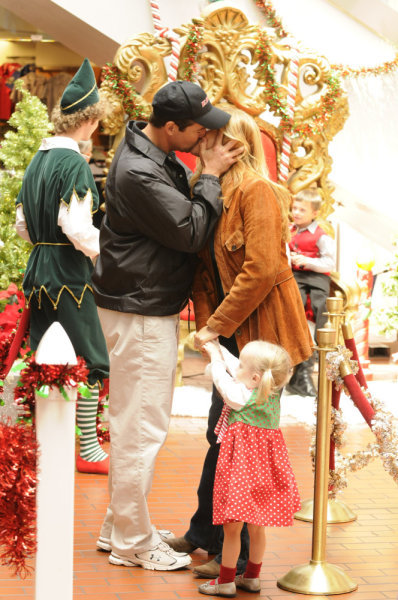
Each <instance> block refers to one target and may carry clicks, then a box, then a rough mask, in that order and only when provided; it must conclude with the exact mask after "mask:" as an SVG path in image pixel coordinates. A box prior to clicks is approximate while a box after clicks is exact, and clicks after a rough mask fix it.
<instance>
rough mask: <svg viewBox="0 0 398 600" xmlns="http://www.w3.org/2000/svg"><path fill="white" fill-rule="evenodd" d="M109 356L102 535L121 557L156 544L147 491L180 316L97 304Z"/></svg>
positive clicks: (163, 431)
mask: <svg viewBox="0 0 398 600" xmlns="http://www.w3.org/2000/svg"><path fill="white" fill-rule="evenodd" d="M98 313H99V317H100V320H101V325H102V329H103V332H104V335H105V339H106V343H107V346H108V352H109V360H110V376H109V377H110V379H109V383H110V386H109V430H110V436H111V461H110V472H109V494H110V504H109V506H108V509H107V512H106V516H105V519H104V522H103V525H102V528H101V533H100V535H101V536H102V537H104V538H108V539H110V540H111V545H112V550H113V551H114V552H115V553H116V554H119V555H121V556H126V557H129V556H130V557H132V556H133V555H134V554H137V553H140V552H144V551H145V550H149V549H151V548H154V547H155V546H156V545H157V544H158V543H159V541H160V538H159V534H158V533H157V532H156V530H155V528H154V527H152V525H151V520H150V516H149V512H148V504H147V496H148V493H149V491H150V489H151V485H152V479H153V473H154V467H155V461H156V457H157V455H158V452H159V450H160V448H161V446H162V445H163V443H164V441H165V439H166V436H167V432H168V427H169V421H170V413H171V405H172V399H173V391H174V377H175V370H176V363H177V347H178V324H179V315H172V316H167V317H147V316H142V315H136V314H132V313H123V312H117V311H112V310H106V309H103V308H99V309H98Z"/></svg>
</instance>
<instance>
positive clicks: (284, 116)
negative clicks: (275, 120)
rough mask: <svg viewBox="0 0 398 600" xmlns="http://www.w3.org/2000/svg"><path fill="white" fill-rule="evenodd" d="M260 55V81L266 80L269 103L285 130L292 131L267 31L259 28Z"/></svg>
mask: <svg viewBox="0 0 398 600" xmlns="http://www.w3.org/2000/svg"><path fill="white" fill-rule="evenodd" d="M254 52H255V54H257V56H258V62H259V68H260V70H261V75H260V77H259V80H260V81H263V82H264V87H265V89H266V92H267V103H268V106H269V107H270V109H271V110H272V111H273V112H274V114H275V115H276V116H278V117H280V118H281V123H280V126H281V127H282V129H283V130H284V131H291V130H292V128H293V123H292V120H291V118H290V117H289V113H288V108H287V102H286V100H285V99H284V98H283V96H282V94H281V92H280V86H279V84H278V83H277V81H276V78H275V73H274V71H273V69H272V67H271V58H272V52H271V46H270V42H269V39H268V36H267V34H266V32H265V31H263V30H261V29H259V31H258V41H257V46H256V48H255V50H254Z"/></svg>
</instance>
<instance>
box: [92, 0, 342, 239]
mask: <svg viewBox="0 0 398 600" xmlns="http://www.w3.org/2000/svg"><path fill="white" fill-rule="evenodd" d="M192 24H194V25H196V26H198V27H200V29H201V32H202V33H203V47H202V49H201V50H200V52H199V53H198V54H197V55H196V63H197V67H198V70H197V79H198V83H200V85H201V86H202V87H203V88H204V89H205V91H206V93H207V94H208V96H209V98H210V100H211V101H212V102H213V103H214V104H219V103H221V102H228V103H230V104H233V105H235V106H237V107H239V108H241V109H242V110H245V111H246V112H248V113H249V114H251V115H253V116H254V117H255V118H256V119H257V120H258V121H259V123H260V122H261V123H263V124H264V123H266V128H267V129H268V131H269V132H270V133H271V137H273V139H274V140H276V142H277V147H278V152H279V153H280V148H281V142H282V137H283V131H282V129H281V128H277V127H276V126H275V123H276V124H277V122H278V121H277V119H276V117H278V116H280V115H278V114H275V107H273V106H272V103H270V102H269V100H270V98H269V97H267V88H266V86H265V83H266V81H265V77H266V75H265V71H264V68H263V66H262V65H260V62H259V57H258V53H257V52H256V49H257V45H258V40H259V28H258V26H256V25H251V24H250V23H249V22H248V20H247V17H246V15H245V14H244V13H243V12H242V11H241V10H239V8H237V7H234V6H227V5H226V3H225V2H221V3H214V4H210V5H209V6H207V7H206V9H205V10H204V12H203V14H202V16H201V18H199V19H193V20H192V23H190V24H184V25H181V26H180V27H178V28H176V29H175V30H174V31H175V34H176V35H179V36H180V49H181V50H180V62H179V70H178V77H179V78H181V79H183V78H184V73H185V68H186V61H187V58H188V54H189V52H190V51H191V48H190V44H189V32H190V28H191V27H192ZM262 31H265V32H266V33H267V39H268V40H269V48H270V55H269V62H270V65H271V67H272V69H273V72H274V73H275V80H276V82H277V85H278V90H279V92H278V93H279V96H280V97H281V98H282V100H285V101H286V98H287V90H288V86H287V82H288V77H289V72H290V70H291V68H292V56H293V50H292V47H291V45H290V41H289V40H288V39H287V38H286V39H282V40H281V39H278V38H277V36H276V34H275V31H274V30H273V29H271V28H265V29H263V30H262ZM170 54H171V43H170V41H169V40H167V39H163V38H162V39H160V38H157V37H155V36H153V35H152V34H149V33H143V34H140V35H138V36H136V37H134V38H132V39H131V40H128V41H127V42H126V43H125V44H123V45H122V46H121V47H120V48H119V50H118V51H117V53H116V56H115V59H114V64H115V66H116V67H117V68H118V70H119V72H120V74H121V76H122V77H123V78H125V81H126V82H128V83H129V84H131V85H133V86H134V89H135V90H136V91H137V92H138V93H139V96H138V101H139V103H140V105H141V106H142V107H143V108H144V111H145V114H147V115H149V113H150V105H151V101H152V98H153V96H154V94H155V92H156V91H157V90H158V89H159V88H160V87H161V86H162V85H163V84H164V83H166V81H167V73H166V68H165V64H164V58H165V57H168V56H170ZM298 73H299V74H298V86H297V94H296V103H295V112H294V125H295V128H294V130H293V132H292V152H291V156H290V176H289V178H288V181H287V185H288V187H289V189H290V190H291V191H292V192H293V193H297V192H298V191H299V190H301V189H303V188H306V187H308V186H310V185H316V186H317V187H318V189H319V190H320V193H321V195H322V197H323V199H324V203H323V207H322V210H321V217H322V218H323V219H324V223H325V227H326V228H327V229H329V230H330V226H329V225H328V224H327V222H326V221H325V220H326V219H327V217H328V216H329V215H330V213H331V212H332V211H333V198H332V191H333V186H332V184H331V183H330V181H329V180H328V175H329V173H330V170H331V158H330V156H329V154H328V144H329V141H330V140H331V139H332V138H333V137H334V135H335V134H336V133H337V132H338V131H339V130H340V129H341V128H342V127H343V124H344V121H345V119H346V118H347V115H348V108H347V99H346V98H345V96H344V95H340V96H339V97H337V98H335V99H334V101H335V106H334V110H333V111H329V113H328V115H327V118H323V117H322V112H321V111H322V102H323V101H324V99H325V97H326V94H327V93H328V91H330V87H328V85H329V81H330V77H331V73H332V72H331V68H330V65H329V63H328V61H327V60H326V59H325V58H324V57H322V56H318V55H316V54H314V53H313V52H310V51H308V50H306V49H304V48H302V47H300V46H299V47H298ZM101 90H102V92H103V93H104V94H105V95H107V97H108V98H110V99H111V101H112V105H113V112H112V115H111V116H110V117H108V119H107V120H106V121H105V122H104V123H103V127H104V129H105V132H108V133H110V134H111V135H116V138H115V144H114V145H117V143H118V142H119V137H120V136H121V135H122V133H123V130H124V123H125V115H124V113H123V106H122V103H121V100H120V98H119V97H117V95H116V94H115V92H114V90H113V89H112V86H110V85H109V84H107V82H106V81H104V82H103V84H102V86H101ZM273 111H274V114H272V112H273ZM320 115H321V117H322V118H320ZM314 122H317V123H320V125H319V126H318V127H314ZM121 132H122V133H121ZM303 132H305V133H303Z"/></svg>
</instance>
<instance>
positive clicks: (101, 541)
mask: <svg viewBox="0 0 398 600" xmlns="http://www.w3.org/2000/svg"><path fill="white" fill-rule="evenodd" d="M96 545H97V550H100V552H112V546H111V540H110V539H109V538H104V537H101V536H99V538H98V540H97V541H96Z"/></svg>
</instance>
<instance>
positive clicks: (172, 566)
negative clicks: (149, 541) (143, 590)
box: [109, 542, 192, 571]
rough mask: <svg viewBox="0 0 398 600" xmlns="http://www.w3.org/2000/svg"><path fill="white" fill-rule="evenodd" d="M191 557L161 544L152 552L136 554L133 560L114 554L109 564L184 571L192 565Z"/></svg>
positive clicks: (110, 557)
mask: <svg viewBox="0 0 398 600" xmlns="http://www.w3.org/2000/svg"><path fill="white" fill-rule="evenodd" d="M191 561H192V559H191V557H190V556H189V555H188V554H181V553H180V552H174V550H173V549H172V548H170V546H168V545H167V544H166V543H165V542H160V544H158V545H157V546H156V548H153V549H152V550H147V551H146V552H140V553H139V554H135V555H134V557H132V558H127V557H123V556H119V555H118V554H115V553H114V552H112V553H111V555H110V556H109V562H110V563H111V564H112V565H120V566H124V567H136V566H140V567H143V568H144V569H151V570H154V571H175V570H176V569H182V568H184V567H187V566H188V565H189V564H191Z"/></svg>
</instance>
